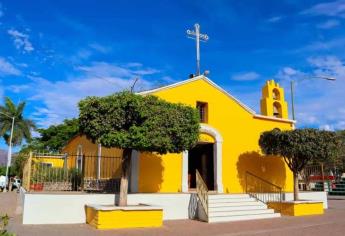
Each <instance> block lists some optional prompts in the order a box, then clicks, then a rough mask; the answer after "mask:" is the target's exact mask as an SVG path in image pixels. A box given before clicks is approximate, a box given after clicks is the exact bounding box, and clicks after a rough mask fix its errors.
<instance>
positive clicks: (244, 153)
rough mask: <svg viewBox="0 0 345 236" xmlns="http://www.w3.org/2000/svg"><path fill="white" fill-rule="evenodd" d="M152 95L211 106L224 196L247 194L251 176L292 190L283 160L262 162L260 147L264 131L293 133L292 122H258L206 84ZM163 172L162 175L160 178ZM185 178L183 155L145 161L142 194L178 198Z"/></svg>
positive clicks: (210, 120)
mask: <svg viewBox="0 0 345 236" xmlns="http://www.w3.org/2000/svg"><path fill="white" fill-rule="evenodd" d="M191 91H192V92H191ZM152 94H153V95H156V96H158V97H160V98H162V99H165V100H167V101H170V102H180V103H184V104H187V105H190V106H193V107H195V106H196V102H197V101H200V102H207V103H208V125H210V126H212V127H213V128H215V129H216V130H218V131H219V132H220V133H221V135H222V138H223V140H224V142H223V150H222V153H223V155H222V156H223V157H222V161H223V163H222V165H223V171H222V172H223V176H222V177H223V187H224V192H225V193H241V192H244V188H245V171H247V170H248V171H251V172H252V173H254V174H256V175H258V176H261V177H262V178H264V179H267V180H269V181H271V182H272V183H274V184H276V185H278V186H281V187H283V189H284V191H287V192H291V191H292V190H293V176H292V173H291V171H290V170H289V168H288V167H287V165H286V164H285V163H284V161H283V159H282V158H276V157H263V156H262V155H261V152H260V147H259V145H258V140H259V137H260V134H261V133H262V132H263V131H267V130H272V129H274V128H279V129H281V130H288V129H292V128H293V125H292V123H291V122H286V121H276V120H268V119H264V118H259V117H254V116H253V114H251V113H250V112H248V111H247V110H245V109H244V108H243V107H242V106H240V105H239V104H238V103H237V102H236V101H235V100H233V99H231V98H230V97H229V96H228V95H226V94H225V93H224V92H222V91H220V90H218V89H216V88H215V87H214V86H212V85H211V84H210V83H208V82H206V81H205V80H203V79H199V80H194V81H192V82H189V83H185V84H183V85H180V86H177V87H174V88H169V89H164V90H159V91H156V92H153V93H152ZM258 102H259V98H258ZM159 170H161V173H160V174H159V176H156V175H157V173H156V172H157V171H159ZM181 176H182V154H168V155H164V156H162V157H159V158H152V157H151V155H146V154H145V155H141V159H140V171H139V191H140V192H179V191H181ZM157 177H158V180H159V181H157ZM157 182H159V183H157Z"/></svg>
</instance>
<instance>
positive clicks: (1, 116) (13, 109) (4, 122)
mask: <svg viewBox="0 0 345 236" xmlns="http://www.w3.org/2000/svg"><path fill="white" fill-rule="evenodd" d="M24 108H25V102H20V103H19V104H18V106H16V105H15V104H14V103H13V101H12V100H11V99H10V98H9V97H5V104H4V105H0V136H2V137H3V138H4V139H5V141H6V143H7V145H9V143H10V132H11V126H12V117H14V129H13V137H12V145H13V146H16V145H20V144H22V142H23V140H26V141H30V140H31V130H32V129H35V128H36V126H35V124H34V122H33V121H32V120H29V119H25V118H24V117H23V111H24Z"/></svg>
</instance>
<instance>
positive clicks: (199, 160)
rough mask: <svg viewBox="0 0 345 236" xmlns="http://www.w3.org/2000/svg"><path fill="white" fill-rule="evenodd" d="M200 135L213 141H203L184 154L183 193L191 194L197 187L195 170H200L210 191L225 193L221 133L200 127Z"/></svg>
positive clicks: (202, 125)
mask: <svg viewBox="0 0 345 236" xmlns="http://www.w3.org/2000/svg"><path fill="white" fill-rule="evenodd" d="M200 126H201V127H200V133H201V135H202V134H206V136H211V139H209V140H207V141H205V140H201V142H200V143H198V145H196V147H194V148H193V149H191V150H188V151H184V152H183V163H182V192H189V189H190V188H193V187H194V186H195V180H194V176H193V175H195V170H196V169H198V170H199V172H200V174H201V175H202V177H203V179H204V181H205V182H206V183H207V185H208V187H209V189H210V190H215V191H217V192H218V193H222V192H223V182H222V144H223V139H222V136H221V135H220V133H219V132H218V131H217V130H216V129H214V128H213V127H211V126H209V125H205V124H201V125H200Z"/></svg>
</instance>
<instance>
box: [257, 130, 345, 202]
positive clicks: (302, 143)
mask: <svg viewBox="0 0 345 236" xmlns="http://www.w3.org/2000/svg"><path fill="white" fill-rule="evenodd" d="M259 145H260V147H261V150H262V151H263V153H265V154H267V155H275V156H282V157H283V158H284V160H285V162H286V164H287V165H288V166H289V168H290V169H291V171H292V172H293V174H294V200H295V201H296V200H298V173H299V172H300V171H301V170H303V168H304V167H305V166H306V164H308V163H309V162H311V161H314V162H326V161H329V160H334V158H335V157H336V156H337V154H338V152H339V150H340V147H341V141H340V139H339V136H338V135H337V134H336V133H335V132H331V131H323V130H317V129H296V130H289V131H280V130H278V129H274V130H272V131H268V132H264V133H263V134H262V135H261V136H260V140H259Z"/></svg>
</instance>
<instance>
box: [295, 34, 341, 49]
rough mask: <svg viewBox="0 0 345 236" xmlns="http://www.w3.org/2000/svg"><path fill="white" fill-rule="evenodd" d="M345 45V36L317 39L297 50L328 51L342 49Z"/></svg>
mask: <svg viewBox="0 0 345 236" xmlns="http://www.w3.org/2000/svg"><path fill="white" fill-rule="evenodd" d="M344 45H345V37H342V38H336V39H332V40H328V41H315V42H312V43H310V44H309V45H307V46H305V47H303V48H300V49H298V50H296V52H303V51H328V50H330V49H342V48H343V47H344Z"/></svg>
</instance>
